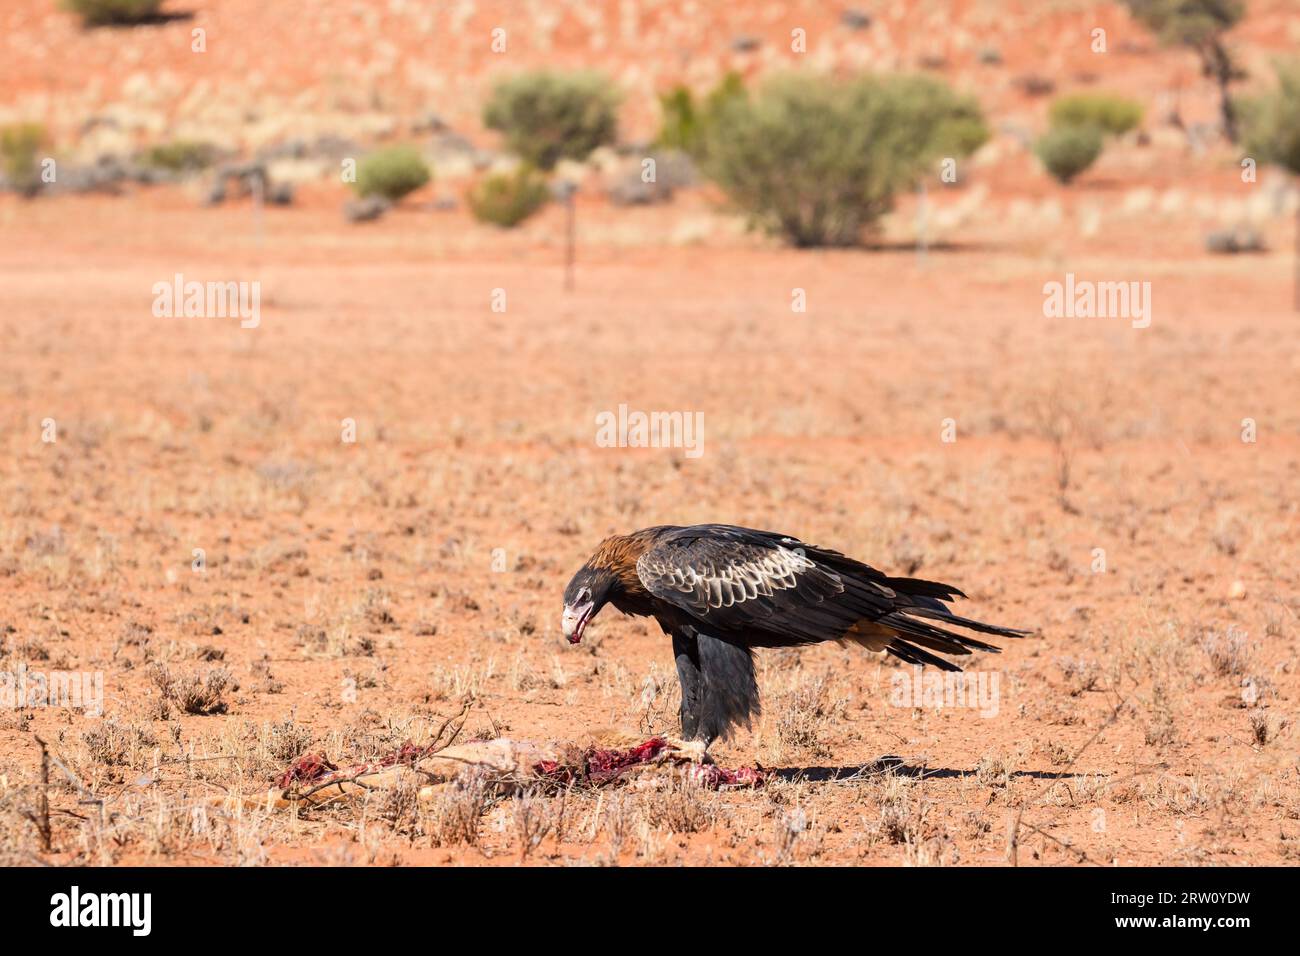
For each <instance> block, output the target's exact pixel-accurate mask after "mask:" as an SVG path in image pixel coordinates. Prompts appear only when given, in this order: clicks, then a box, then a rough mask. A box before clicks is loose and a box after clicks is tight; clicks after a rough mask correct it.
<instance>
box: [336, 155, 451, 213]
mask: <svg viewBox="0 0 1300 956" xmlns="http://www.w3.org/2000/svg"><path fill="white" fill-rule="evenodd" d="M432 178H433V173H432V172H431V171H430V169H429V164H428V163H426V162H425V161H424V157H423V156H421V155H420V151H419V150H417V149H416V148H415V147H414V146H389V147H387V148H386V149H381V150H377V151H376V152H373V153H371V154H370V155H369V156H366V157H365V158H364V159H362V160H361V162H360V163H359V164H358V166H357V181H356V183H355V184H354V188H355V189H356V191H357V194H358V195H359V196H383V197H384V198H385V199H387V200H390V201H392V202H397V201H398V200H399V199H401V198H402V197H403V196H405V195H406V194H407V193H412V192H415V190H417V189H419V188H420V187H421V186H423V185H425V184H426V183H427V182H428V181H429V180H430V179H432Z"/></svg>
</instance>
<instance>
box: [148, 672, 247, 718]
mask: <svg viewBox="0 0 1300 956" xmlns="http://www.w3.org/2000/svg"><path fill="white" fill-rule="evenodd" d="M150 676H152V677H153V682H154V686H156V687H157V688H158V690H159V692H160V693H161V694H162V701H163V703H164V704H173V705H175V706H176V707H177V708H179V709H180V711H181V713H184V714H224V713H226V711H227V710H228V709H229V707H228V704H227V703H226V700H225V693H226V691H227V690H232V691H234V690H239V683H238V681H236V680H235V675H234V674H232V673H231V672H230V671H229V670H228V669H227V668H225V667H213V668H209V669H207V670H205V671H204V672H203V673H202V674H199V673H190V674H184V675H180V676H177V675H173V674H172V673H171V671H169V670H168V669H167V668H166V667H165V666H164V665H162V664H156V665H154V668H153V670H152V672H151V675H150Z"/></svg>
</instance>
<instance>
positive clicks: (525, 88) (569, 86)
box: [483, 70, 619, 170]
mask: <svg viewBox="0 0 1300 956" xmlns="http://www.w3.org/2000/svg"><path fill="white" fill-rule="evenodd" d="M618 104H619V95H618V93H617V92H616V91H615V90H614V88H613V86H611V84H610V82H609V80H608V79H607V78H606V77H604V76H602V75H601V74H599V73H592V72H585V71H584V72H577V73H555V72H551V71H548V70H536V71H532V72H528V73H521V74H519V75H517V76H513V77H511V78H509V79H506V80H503V81H501V82H500V83H498V84H497V85H496V87H495V88H494V89H493V90H492V94H491V96H490V97H489V99H488V103H487V106H486V107H485V108H484V110H483V123H484V125H485V126H487V127H488V128H489V129H494V130H497V131H498V132H500V133H502V134H503V135H504V136H505V139H506V146H507V148H509V149H510V151H511V152H513V153H515V154H517V155H518V156H520V157H522V158H523V159H524V161H525V162H527V163H529V164H531V165H533V166H536V167H537V168H538V169H543V170H550V169H554V168H555V164H556V163H558V162H559V161H560V160H561V159H575V160H583V159H586V158H587V157H588V156H589V155H591V151H592V150H594V149H595V148H596V147H598V146H603V145H605V144H607V143H612V142H614V140H615V138H616V137H617V135H618Z"/></svg>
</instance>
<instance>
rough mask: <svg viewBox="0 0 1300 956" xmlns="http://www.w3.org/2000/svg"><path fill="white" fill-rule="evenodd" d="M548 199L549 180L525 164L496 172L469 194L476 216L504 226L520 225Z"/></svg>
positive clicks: (468, 197)
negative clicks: (508, 170) (547, 181)
mask: <svg viewBox="0 0 1300 956" xmlns="http://www.w3.org/2000/svg"><path fill="white" fill-rule="evenodd" d="M549 198H550V189H549V187H548V186H547V185H546V179H545V178H544V177H543V176H542V174H541V173H539V172H538V171H537V170H535V169H533V168H532V167H530V166H526V165H524V166H520V167H519V168H518V169H516V170H515V171H514V172H513V173H493V174H492V175H490V176H488V177H487V178H486V179H484V180H482V181H481V182H479V183H478V184H477V185H476V186H474V188H473V189H471V190H470V191H469V193H468V194H467V195H466V200H467V201H468V202H469V208H470V211H471V212H472V213H473V214H474V218H475V219H477V220H478V221H479V222H490V223H492V224H493V225H494V226H501V227H503V228H505V229H511V228H514V227H515V226H517V225H519V224H520V223H521V222H523V221H524V220H525V219H527V218H528V217H529V216H531V215H532V214H533V213H535V212H537V210H539V209H541V208H542V207H543V206H544V205H546V201H547V199H549Z"/></svg>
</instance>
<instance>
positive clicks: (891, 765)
mask: <svg viewBox="0 0 1300 956" xmlns="http://www.w3.org/2000/svg"><path fill="white" fill-rule="evenodd" d="M978 773H979V771H977V770H973V769H972V770H954V769H951V768H947V767H927V766H924V765H920V766H913V765H911V764H908V763H906V762H904V760H903V758H902V757H895V756H892V755H891V756H885V757H881V758H879V759H878V760H873V761H872V762H871V763H865V764H861V765H860V766H857V767H777V768H775V769H773V770H772V774H773V776H775V777H776V778H777V779H778V780H788V781H791V782H794V781H798V780H807V781H808V782H809V783H850V782H853V781H855V780H867V779H870V778H872V777H884V776H889V775H891V774H892V775H894V776H899V777H912V778H914V779H916V780H954V779H959V778H961V777H974V776H977V775H978ZM1008 776H1011V777H1028V778H1029V779H1031V780H1068V779H1070V778H1071V777H1077V776H1078V773H1077V772H1070V771H1056V770H1014V771H1012V772H1011V773H1010V774H1008Z"/></svg>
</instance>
